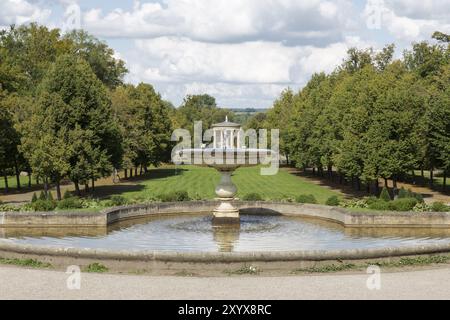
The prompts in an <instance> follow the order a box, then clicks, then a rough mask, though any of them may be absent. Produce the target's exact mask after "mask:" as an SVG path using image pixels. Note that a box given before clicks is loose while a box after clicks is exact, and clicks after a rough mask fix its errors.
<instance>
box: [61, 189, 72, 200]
mask: <svg viewBox="0 0 450 320" xmlns="http://www.w3.org/2000/svg"><path fill="white" fill-rule="evenodd" d="M72 197H73V196H72V193H70V191H69V190H66V191H64V195H63V199H69V198H72Z"/></svg>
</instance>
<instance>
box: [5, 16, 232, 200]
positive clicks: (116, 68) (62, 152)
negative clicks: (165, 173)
mask: <svg viewBox="0 0 450 320" xmlns="http://www.w3.org/2000/svg"><path fill="white" fill-rule="evenodd" d="M126 73H127V69H126V67H125V64H124V62H123V61H121V60H119V59H116V58H114V52H113V50H112V49H111V48H109V47H108V46H107V45H106V44H105V43H103V42H101V41H99V40H97V39H96V38H94V37H92V36H91V35H89V34H87V33H86V32H84V31H73V32H71V33H68V34H65V35H61V34H60V31H59V30H57V29H53V30H49V29H47V28H46V27H43V26H38V25H36V24H31V25H29V26H21V27H18V28H16V27H11V28H10V29H9V30H5V31H1V32H0V174H1V175H2V176H3V177H4V180H5V187H6V191H8V176H10V175H15V176H16V179H17V186H18V188H20V174H21V172H23V171H26V172H28V176H29V183H30V184H31V175H34V177H35V178H36V179H37V180H38V183H39V182H41V183H43V184H44V187H45V190H46V191H47V190H48V188H49V186H50V185H55V186H56V190H57V196H58V199H60V198H61V192H60V184H61V181H63V180H65V179H70V181H72V182H73V183H74V185H75V189H76V191H77V192H78V193H80V192H81V191H80V186H84V188H85V189H86V190H89V189H93V188H94V183H95V181H96V180H97V179H98V178H100V177H104V176H107V175H110V174H111V173H113V172H114V171H115V170H118V169H124V172H125V176H126V177H127V176H132V175H133V174H138V173H142V172H143V171H147V167H148V166H149V165H158V164H160V163H161V162H165V161H168V160H169V158H170V151H171V142H170V137H171V133H172V128H173V127H192V121H193V120H204V121H206V124H207V125H208V124H210V122H211V121H213V120H214V119H218V118H223V117H224V116H225V114H230V112H228V111H226V110H222V109H219V108H217V106H216V102H215V100H214V98H212V97H210V96H207V95H202V96H188V97H186V99H185V101H184V102H183V105H182V106H181V107H180V108H179V109H175V108H174V107H173V106H172V105H171V104H170V103H169V102H166V101H164V100H162V98H161V96H160V94H158V93H157V92H156V91H155V90H154V88H153V87H152V86H151V85H149V84H145V83H141V84H139V85H137V86H134V85H130V84H124V82H123V78H124V75H125V74H126ZM230 115H231V114H230Z"/></svg>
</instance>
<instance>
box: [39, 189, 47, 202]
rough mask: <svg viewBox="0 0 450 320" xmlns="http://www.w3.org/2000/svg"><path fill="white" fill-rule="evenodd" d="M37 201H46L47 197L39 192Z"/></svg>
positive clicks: (42, 192)
mask: <svg viewBox="0 0 450 320" xmlns="http://www.w3.org/2000/svg"><path fill="white" fill-rule="evenodd" d="M39 200H47V196H46V195H45V192H44V191H41V193H40V194H39Z"/></svg>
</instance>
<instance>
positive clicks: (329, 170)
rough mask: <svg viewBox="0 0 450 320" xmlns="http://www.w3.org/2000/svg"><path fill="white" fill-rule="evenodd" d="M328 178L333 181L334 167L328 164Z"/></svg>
mask: <svg viewBox="0 0 450 320" xmlns="http://www.w3.org/2000/svg"><path fill="white" fill-rule="evenodd" d="M327 169H328V178H329V179H330V180H331V182H333V167H332V166H328V168H327Z"/></svg>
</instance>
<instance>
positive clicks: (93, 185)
mask: <svg viewBox="0 0 450 320" xmlns="http://www.w3.org/2000/svg"><path fill="white" fill-rule="evenodd" d="M91 186H92V187H91V189H92V193H94V191H95V179H94V177H92V178H91Z"/></svg>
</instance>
